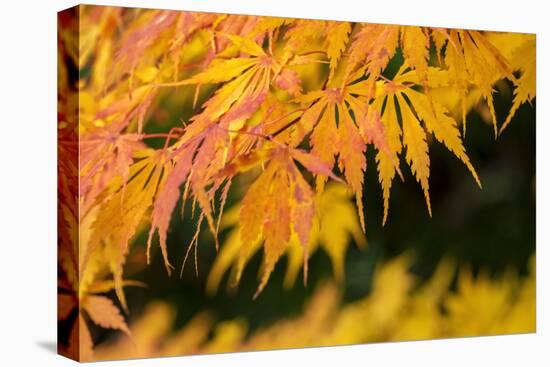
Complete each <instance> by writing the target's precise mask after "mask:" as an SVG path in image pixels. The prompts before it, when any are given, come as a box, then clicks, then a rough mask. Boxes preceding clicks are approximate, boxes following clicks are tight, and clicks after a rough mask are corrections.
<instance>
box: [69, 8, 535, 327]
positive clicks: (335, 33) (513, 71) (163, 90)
mask: <svg viewBox="0 0 550 367" xmlns="http://www.w3.org/2000/svg"><path fill="white" fill-rule="evenodd" d="M78 11H79V15H80V16H79V24H78V25H79V29H80V33H79V35H78V37H79V39H78V42H75V40H74V39H73V38H74V37H72V36H71V35H72V33H71V32H67V33H62V34H61V35H60V38H61V44H62V45H63V46H62V47H60V58H62V57H65V58H69V59H72V60H73V63H74V65H76V67H77V68H78V70H79V73H80V77H79V80H78V82H77V83H76V85H69V84H70V83H68V84H67V85H63V83H61V84H60V89H61V90H62V89H63V88H66V89H71V88H76V89H77V93H78V98H79V99H78V100H79V104H78V107H77V111H74V110H75V106H74V104H73V105H71V104H70V103H64V102H63V101H61V102H60V111H61V114H60V123H59V129H60V134H61V133H63V134H64V133H65V132H66V133H67V134H72V135H71V136H74V135H75V134H76V135H77V136H78V141H79V146H78V148H77V149H78V150H79V154H80V160H79V162H80V167H78V168H77V169H76V171H77V172H76V173H75V172H74V171H75V167H70V171H64V172H65V173H63V172H62V173H61V175H62V176H63V175H66V176H67V177H72V178H73V179H77V180H78V182H79V187H80V190H79V192H78V193H70V195H69V196H70V197H68V198H67V200H65V201H66V202H74V200H73V199H72V198H73V197H74V196H75V195H76V196H77V200H76V202H74V203H75V205H73V206H74V207H73V208H72V211H70V210H71V208H67V211H70V215H68V217H69V218H70V219H66V221H67V222H68V224H67V227H68V226H69V225H70V228H72V233H69V234H66V235H65V237H64V238H65V239H66V241H65V242H66V244H65V245H63V246H62V247H63V248H62V251H60V263H61V266H62V271H63V273H64V275H65V280H66V282H65V283H66V284H64V285H63V287H65V288H68V289H72V290H74V292H75V295H73V297H75V298H76V299H78V301H79V302H80V304H81V305H83V307H81V308H80V309H83V310H85V311H86V313H87V315H88V316H89V318H90V319H91V321H93V322H94V323H96V324H97V325H99V326H102V327H110V328H115V329H120V330H122V331H125V332H127V330H128V328H127V326H126V324H125V323H124V320H123V318H122V316H120V314H119V310H118V308H117V307H116V306H114V304H112V303H110V304H109V305H107V301H109V300H108V298H98V297H102V296H97V295H94V294H95V293H97V289H100V290H102V291H103V292H106V291H109V290H111V289H114V290H115V291H116V294H117V296H118V299H119V302H120V304H121V306H122V308H123V309H124V310H127V304H126V300H125V296H124V292H123V287H124V286H125V285H133V283H132V282H128V281H125V280H124V279H123V268H124V264H125V261H126V258H127V256H128V253H129V250H130V244H131V243H132V241H133V239H134V238H135V237H136V235H137V234H139V233H141V232H142V231H143V230H146V229H147V228H148V229H149V235H148V240H147V261H148V262H149V261H150V256H149V254H150V251H151V248H152V246H153V244H154V243H156V237H157V234H158V239H159V244H160V249H161V253H162V257H163V260H164V263H165V265H166V270H167V272H168V273H171V271H172V269H173V266H172V263H171V261H170V256H169V253H168V249H167V234H168V230H169V225H170V221H171V218H172V216H173V215H174V213H173V212H174V209H175V207H176V206H177V204H178V201H180V200H183V201H184V202H185V201H186V200H190V201H191V202H192V203H193V213H195V212H197V213H198V214H197V215H198V219H197V228H196V234H195V237H194V239H193V241H192V243H191V244H190V245H189V247H188V251H187V254H189V252H190V251H191V250H192V249H193V248H194V249H195V254H196V249H197V246H198V243H199V232H200V230H201V227H202V226H203V225H205V226H206V227H208V229H209V230H210V232H211V233H212V234H213V236H214V238H215V239H216V247H217V246H218V233H219V231H220V227H221V222H222V221H221V218H222V213H223V210H224V206H225V203H226V200H227V197H228V194H229V191H230V189H231V187H232V184H233V183H234V182H238V185H235V186H238V188H240V187H242V186H243V185H244V187H247V189H246V191H245V193H244V195H243V198H242V202H241V205H240V206H239V209H238V214H234V217H233V223H238V227H237V232H235V233H233V234H232V235H231V236H230V238H231V239H232V240H230V243H229V244H226V245H225V246H223V252H222V253H221V254H220V265H216V266H215V269H217V270H216V271H214V272H213V273H212V275H211V280H210V282H209V284H210V285H209V287H210V288H211V289H212V290H215V288H217V284H218V283H219V278H220V277H221V275H222V274H223V273H224V272H225V270H226V269H228V268H229V266H230V265H231V264H232V263H235V266H234V269H235V270H234V271H233V273H234V279H235V281H238V279H239V276H240V274H241V272H242V270H243V267H244V266H245V265H246V263H247V261H248V259H249V258H250V256H251V255H252V254H253V253H254V252H256V251H258V250H259V249H260V248H261V249H263V266H262V275H261V280H260V284H259V286H258V291H257V293H256V295H258V294H259V292H261V290H262V289H263V288H264V287H265V285H266V284H267V282H268V280H269V276H270V274H271V272H272V270H273V269H274V267H275V265H276V263H277V262H278V260H279V259H280V257H281V256H282V255H283V254H285V253H289V254H292V255H290V256H291V257H292V258H293V264H298V266H296V265H295V266H294V267H292V269H293V270H292V271H291V273H289V274H290V275H288V280H287V282H288V283H289V284H291V283H293V280H292V279H294V278H295V277H296V274H297V273H298V271H299V267H300V266H299V264H302V265H301V266H303V268H304V271H303V274H304V279H306V277H307V262H308V257H309V256H310V254H311V252H312V251H313V250H315V248H316V247H317V246H318V244H319V243H320V244H323V246H325V248H326V249H327V251H328V252H329V254H330V255H331V258H332V259H333V263H334V270H335V274H336V276H337V277H338V276H341V274H342V273H343V271H342V259H343V254H345V246H347V243H348V237H349V236H348V234H351V235H352V236H353V237H354V238H355V240H356V242H357V243H359V244H361V243H363V242H365V240H364V236H362V235H361V232H360V230H358V229H359V228H361V229H362V230H363V231H364V230H365V220H364V208H363V191H364V190H365V188H364V175H365V171H366V169H367V159H366V155H365V152H366V150H367V146H368V145H372V147H373V148H374V151H375V157H376V168H375V169H377V171H378V175H379V182H380V185H381V187H382V192H383V199H384V216H383V219H382V223H385V222H386V220H387V218H388V211H389V206H390V204H389V200H390V191H391V187H392V184H393V180H394V179H395V176H396V175H397V176H399V177H401V178H402V179H403V178H404V174H403V173H402V170H401V166H402V164H401V160H402V158H403V157H404V161H405V162H406V164H407V165H408V166H409V167H410V170H411V172H412V174H413V176H414V178H415V179H416V180H417V181H418V182H419V184H420V186H421V188H422V191H423V193H424V196H425V201H426V205H427V209H428V212H429V214H430V215H431V206H430V196H429V177H430V157H429V152H428V151H429V141H430V139H431V137H432V136H433V137H434V138H435V140H437V141H438V142H439V143H441V144H444V145H445V146H446V147H447V148H448V150H449V151H450V152H451V153H452V154H454V155H455V156H456V157H457V158H458V159H459V160H460V161H462V162H463V163H464V164H465V165H466V167H467V169H468V170H469V171H470V172H471V174H472V176H473V178H474V180H475V181H476V182H477V184H478V185H480V186H481V182H480V180H479V178H478V175H477V173H476V171H475V169H474V166H473V164H472V163H471V162H470V159H469V158H468V156H467V154H466V149H465V147H464V143H463V134H461V132H460V130H459V126H460V125H462V126H463V133H465V131H466V115H467V113H468V111H469V110H470V109H471V108H473V106H475V105H477V104H478V103H480V102H481V101H483V103H486V105H487V106H488V108H489V111H490V115H491V122H492V124H493V126H494V131H495V136H497V135H498V133H499V132H502V131H503V129H504V128H505V127H506V125H507V124H508V123H509V122H510V121H511V118H512V116H513V115H514V113H515V111H516V110H517V108H518V107H519V106H520V105H521V104H522V103H525V102H530V101H531V100H532V99H533V98H534V97H535V57H534V56H535V55H534V53H535V38H534V36H532V35H508V34H503V35H502V34H493V33H489V32H480V31H468V30H448V29H433V28H428V27H414V26H394V25H378V24H366V23H365V24H363V23H349V22H333V21H317V20H301V19H290V18H271V17H255V16H239V15H220V14H211V13H192V12H177V11H166V10H138V9H122V8H114V7H92V6H81V7H79V10H78ZM512 41H513V42H512ZM504 43H506V44H507V45H508V46H507V49H506V50H504V48H502V47H500V46H499V45H501V44H504ZM510 43H511V44H512V45H513V47H510V46H509V45H510ZM394 60H397V61H399V62H400V65H398V66H399V70H398V71H397V73H394V75H389V74H388V73H387V70H389V69H391V68H390V63H391V62H393V61H394ZM60 64H63V62H60ZM60 75H63V71H61V72H60ZM502 79H507V80H508V81H509V82H510V83H512V85H513V88H514V94H515V98H514V101H513V106H512V108H511V111H510V114H509V115H508V117H507V118H506V120H505V121H504V122H503V123H500V122H499V121H498V119H497V116H496V113H495V110H494V107H493V95H494V87H495V83H496V82H498V81H501V80H502ZM449 93H451V94H452V95H453V97H452V98H449V97H448V95H449ZM61 94H63V93H61ZM73 94H74V93H73ZM166 96H169V97H170V96H171V97H173V98H180V102H181V105H180V107H179V109H180V110H181V111H182V116H179V117H177V118H175V119H172V118H171V117H166V116H164V117H162V113H161V107H160V105H161V103H162V100H163V98H165V97H166ZM443 96H447V97H443ZM188 97H189V98H188ZM181 100H183V101H181ZM457 106H458V107H457ZM183 111H193V114H192V115H191V117H189V118H183ZM457 111H458V112H457ZM75 115H77V116H78V119H75V118H72V119H71V118H69V117H66V116H73V117H74V116H75ZM457 116H458V117H457ZM154 120H156V121H159V120H164V122H165V125H167V126H168V127H169V131H167V132H160V133H158V132H151V131H150V130H151V128H152V126H153V125H154V123H153V122H152V121H154ZM166 120H168V121H166ZM158 139H161V140H162V139H164V145H163V146H162V148H157V149H155V148H152V147H153V146H154V144H152V141H155V140H157V141H158ZM74 149H75V148H74V147H73V150H74ZM329 181H330V182H329ZM247 182H249V184H247ZM327 182H329V185H327ZM335 185H336V186H338V185H345V187H347V189H346V190H347V192H348V193H350V194H351V195H353V196H354V197H355V203H356V207H357V214H356V215H354V214H352V213H353V211H352V212H351V213H350V211H349V205H346V204H343V203H341V201H342V200H347V194H346V193H344V194H342V193H341V192H340V193H337V194H335V193H334V192H333V191H332V190H336V191H338V190H340V191H341V189H333V188H332V187H335ZM69 186H70V185H67V187H69ZM64 187H65V186H64ZM72 187H73V188H74V187H75V186H72ZM339 187H342V186H339ZM327 195H328V197H329V198H330V195H337V196H338V198H339V200H340V203H339V202H336V203H334V204H331V205H335V206H338V205H340V207H339V209H336V210H339V211H340V212H339V214H336V215H335V214H334V213H331V211H332V210H333V209H332V208H328V207H327V205H325V204H326V202H327V199H326V197H327ZM329 201H330V199H329ZM323 203H325V204H323ZM77 206H78V210H76V207H77ZM329 206H330V205H329ZM234 213H236V212H234ZM331 215H335V216H342V217H345V218H348V219H347V222H346V223H339V222H338V221H333V220H332V218H330V217H329V216H331ZM323 217H327V219H325V220H323ZM357 219H358V223H359V226H356V225H355V224H354V223H355V221H356V220H357ZM350 223H352V224H350ZM329 232H330V233H329ZM327 233H328V234H327ZM336 233H337V234H336ZM336 237H338V238H336ZM62 242H63V241H62ZM75 243H76V244H77V247H76V248H75ZM221 255H224V256H223V257H222V256H221ZM186 258H187V256H186ZM222 259H225V260H222ZM223 261H225V263H224V264H221V262H223ZM184 263H185V261H184ZM109 274H111V276H112V279H109ZM106 279H107V280H106ZM109 302H111V301H109ZM99 309H101V311H102V312H103V311H105V312H104V315H105V316H104V317H105V319H99V318H98V317H96V315H97V314H98V310H99ZM67 314H68V313H67ZM81 324H83V325H84V326H81V327H80V329H81V330H82V329H86V326H85V322H81ZM81 338H82V331H81Z"/></svg>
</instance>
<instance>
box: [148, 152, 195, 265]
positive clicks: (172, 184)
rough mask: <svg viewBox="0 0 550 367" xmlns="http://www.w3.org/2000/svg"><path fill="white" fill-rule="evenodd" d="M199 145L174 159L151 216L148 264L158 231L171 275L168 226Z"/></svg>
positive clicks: (165, 262)
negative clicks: (167, 242)
mask: <svg viewBox="0 0 550 367" xmlns="http://www.w3.org/2000/svg"><path fill="white" fill-rule="evenodd" d="M197 145H198V142H197V143H195V144H190V145H189V146H187V147H186V148H185V149H182V150H181V151H180V152H179V153H178V155H177V156H176V157H174V161H175V165H174V167H173V168H172V169H171V170H170V171H169V173H168V176H167V178H166V181H165V183H164V186H163V188H162V190H161V191H160V192H159V194H158V195H157V197H156V198H155V203H154V206H153V213H152V215H151V229H150V230H149V237H148V239H147V262H148V263H149V259H150V249H151V241H152V239H153V235H154V234H155V231H158V233H159V240H160V248H161V251H162V256H163V258H164V265H165V267H166V271H167V272H168V274H170V273H171V272H172V269H173V266H172V265H171V264H170V261H169V260H168V251H167V246H166V235H167V232H168V226H169V225H170V218H171V217H172V212H173V211H174V208H175V207H176V204H177V202H178V199H179V198H180V186H181V185H182V183H183V182H184V181H185V180H186V179H187V177H188V176H189V172H190V171H191V164H192V162H193V155H194V152H195V149H196V147H197Z"/></svg>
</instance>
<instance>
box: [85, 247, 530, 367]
mask: <svg viewBox="0 0 550 367" xmlns="http://www.w3.org/2000/svg"><path fill="white" fill-rule="evenodd" d="M410 260H411V259H410V257H408V256H406V255H405V256H402V257H398V258H395V259H393V260H391V261H389V262H385V263H382V264H380V265H379V266H378V267H377V269H376V274H375V277H374V284H373V289H372V291H371V292H370V293H369V295H367V296H365V297H363V298H360V299H358V300H356V301H354V302H351V303H347V304H343V303H342V302H341V295H340V290H339V287H337V286H336V285H335V284H334V283H328V284H324V285H321V286H320V287H319V288H317V289H316V291H315V292H314V294H313V296H312V298H311V300H310V301H309V302H308V303H306V304H305V305H304V308H303V310H302V311H301V313H300V314H298V315H296V316H294V317H292V318H290V319H286V320H279V321H277V322H275V323H269V324H267V325H263V326H262V327H261V328H259V329H256V330H253V331H249V330H248V326H247V323H246V320H244V319H241V318H238V319H232V320H217V319H216V317H215V315H213V314H211V313H209V312H208V311H202V312H201V313H199V314H197V315H195V316H194V317H193V318H192V319H191V320H189V321H188V322H187V323H186V324H185V325H184V326H183V327H182V328H181V329H176V330H173V329H172V325H173V321H174V318H175V314H176V313H175V310H174V309H173V308H172V307H171V306H170V305H168V304H165V303H162V302H153V303H151V304H149V305H148V307H147V308H146V311H145V312H144V314H143V316H141V317H140V318H139V319H137V320H136V321H135V322H134V323H133V324H132V325H131V330H132V335H133V336H134V341H133V342H132V341H130V340H128V338H124V337H120V338H118V339H117V340H114V341H112V342H108V343H105V344H102V345H100V346H98V348H97V350H96V356H95V357H96V359H97V360H110V359H114V358H145V357H158V356H176V355H184V354H199V353H222V352H236V351H250V350H264V349H279V348H281V349H282V348H303V347H313V346H328V345H343V344H344V345H345V344H357V343H368V342H381V341H403V340H419V339H434V338H449V337H464V336H477V335H497V334H509V333H518V332H524V333H527V332H533V331H534V330H535V324H536V323H535V316H536V301H535V288H536V283H535V272H534V268H533V267H532V268H531V273H530V275H529V277H527V278H523V277H518V275H517V273H515V272H513V271H508V272H505V273H504V274H501V275H500V276H496V277H495V276H490V275H489V274H488V273H486V272H480V273H479V274H477V275H476V276H474V275H473V274H472V271H471V270H470V269H468V268H459V269H458V271H457V267H456V265H455V264H454V263H453V262H452V261H451V260H450V259H446V260H443V261H442V262H441V263H440V264H439V266H438V267H437V269H436V271H435V272H434V274H433V275H432V277H431V278H429V280H428V281H427V282H425V283H423V284H422V285H420V286H419V285H418V283H419V282H418V280H419V279H418V278H416V277H415V276H414V275H413V274H411V273H410V272H409V270H408V269H409V267H410ZM532 265H533V266H534V258H533V259H532ZM453 281H456V284H457V286H456V291H449V286H450V284H451V283H452V282H453ZM210 335H212V337H210ZM133 343H135V344H133Z"/></svg>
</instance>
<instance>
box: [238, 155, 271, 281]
mask: <svg viewBox="0 0 550 367" xmlns="http://www.w3.org/2000/svg"><path fill="white" fill-rule="evenodd" d="M275 170H276V167H275V165H273V164H269V165H268V166H267V168H266V170H265V171H264V172H263V173H262V174H261V175H260V177H258V179H257V180H256V181H255V182H254V183H253V184H252V185H251V186H250V188H249V189H248V191H247V192H246V195H245V196H244V198H243V200H242V206H241V211H240V214H239V218H240V220H239V222H240V225H241V228H240V232H241V233H240V235H241V242H242V247H241V256H240V257H239V265H238V271H237V273H238V276H237V280H238V279H239V274H240V273H241V272H242V270H243V266H244V263H243V261H242V259H243V258H246V257H247V256H248V254H249V252H250V249H251V248H253V247H254V243H255V242H256V241H258V238H259V237H260V235H261V234H262V228H263V223H264V217H265V215H266V207H267V205H268V202H269V201H270V192H269V190H268V188H269V185H270V183H271V181H272V179H273V176H274V174H275Z"/></svg>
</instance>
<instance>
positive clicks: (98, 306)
mask: <svg viewBox="0 0 550 367" xmlns="http://www.w3.org/2000/svg"><path fill="white" fill-rule="evenodd" d="M83 307H84V309H85V310H86V312H87V313H88V316H90V319H92V321H93V322H94V323H95V324H96V325H98V326H101V327H102V328H105V329H115V330H120V331H122V332H124V333H126V335H128V336H130V335H131V333H130V329H129V328H128V325H126V321H124V318H123V317H122V315H121V314H120V310H119V309H118V307H116V306H115V305H114V304H113V301H111V300H110V299H109V298H107V297H104V296H87V297H86V298H85V300H84V302H83Z"/></svg>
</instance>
